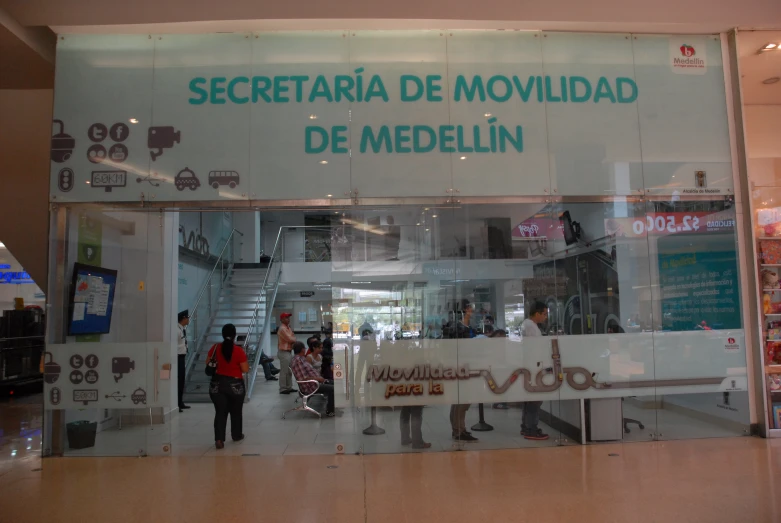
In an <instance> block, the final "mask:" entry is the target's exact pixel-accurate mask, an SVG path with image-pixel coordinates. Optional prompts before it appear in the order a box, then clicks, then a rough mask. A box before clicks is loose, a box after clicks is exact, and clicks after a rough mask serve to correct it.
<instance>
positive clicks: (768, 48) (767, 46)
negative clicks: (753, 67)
mask: <svg viewBox="0 0 781 523" xmlns="http://www.w3.org/2000/svg"><path fill="white" fill-rule="evenodd" d="M779 48H781V45H779V44H777V43H773V42H771V43H769V44H765V45H763V46H762V47H761V48H760V49H759V52H760V53H764V52H765V51H777V50H778V49H779Z"/></svg>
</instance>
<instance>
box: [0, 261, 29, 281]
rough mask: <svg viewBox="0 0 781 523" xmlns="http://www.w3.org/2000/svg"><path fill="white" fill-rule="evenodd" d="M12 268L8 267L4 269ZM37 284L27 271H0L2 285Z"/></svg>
mask: <svg viewBox="0 0 781 523" xmlns="http://www.w3.org/2000/svg"><path fill="white" fill-rule="evenodd" d="M6 267H10V266H8V265H6V266H4V267H3V268H6ZM9 283H13V284H17V283H35V282H34V281H33V279H32V277H31V276H30V275H29V274H27V273H26V272H25V271H0V284H9Z"/></svg>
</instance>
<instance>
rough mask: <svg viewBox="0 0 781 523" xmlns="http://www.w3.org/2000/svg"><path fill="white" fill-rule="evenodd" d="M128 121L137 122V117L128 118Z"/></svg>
mask: <svg viewBox="0 0 781 523" xmlns="http://www.w3.org/2000/svg"><path fill="white" fill-rule="evenodd" d="M129 122H130V123H138V118H131V119H130V120H129Z"/></svg>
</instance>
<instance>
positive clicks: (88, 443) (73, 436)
mask: <svg viewBox="0 0 781 523" xmlns="http://www.w3.org/2000/svg"><path fill="white" fill-rule="evenodd" d="M65 428H66V430H67V432H68V447H69V448H71V449H86V448H89V447H94V446H95V435H96V434H97V433H98V422H97V421H83V420H82V421H72V422H70V423H68V424H66V425H65Z"/></svg>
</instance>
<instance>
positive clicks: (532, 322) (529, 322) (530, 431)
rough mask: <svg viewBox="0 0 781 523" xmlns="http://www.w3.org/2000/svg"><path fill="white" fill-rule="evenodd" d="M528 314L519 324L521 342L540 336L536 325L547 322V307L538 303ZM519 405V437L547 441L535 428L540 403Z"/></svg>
mask: <svg viewBox="0 0 781 523" xmlns="http://www.w3.org/2000/svg"><path fill="white" fill-rule="evenodd" d="M529 313H530V315H529V317H528V318H526V319H525V320H523V323H521V340H523V339H524V338H526V337H530V338H534V337H537V336H542V331H541V330H540V327H539V326H538V325H540V324H542V323H545V322H546V321H547V320H548V307H547V306H546V305H545V304H544V303H542V302H540V301H536V302H534V304H533V305H532V307H531V309H530V310H529ZM521 405H523V415H522V417H521V436H523V437H524V438H526V439H530V440H546V439H548V435H547V434H545V433H544V432H543V431H542V429H540V428H539V427H538V426H537V425H538V424H539V422H540V407H542V402H541V401H524V402H522V403H521Z"/></svg>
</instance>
